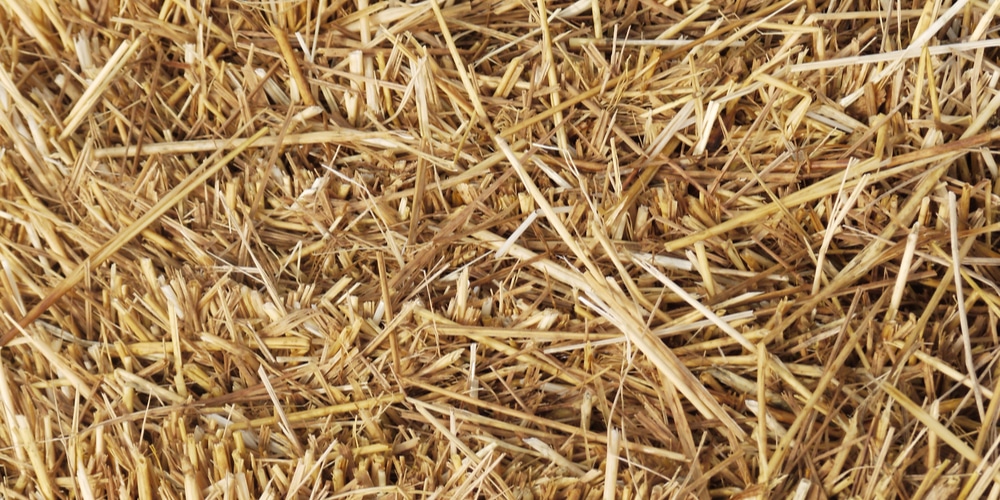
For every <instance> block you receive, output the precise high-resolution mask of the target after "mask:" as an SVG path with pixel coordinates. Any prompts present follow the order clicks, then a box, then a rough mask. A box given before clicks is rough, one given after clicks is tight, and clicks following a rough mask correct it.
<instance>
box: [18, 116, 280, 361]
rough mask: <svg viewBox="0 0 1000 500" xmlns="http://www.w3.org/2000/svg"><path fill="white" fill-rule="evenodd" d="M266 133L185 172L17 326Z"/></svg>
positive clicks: (38, 313) (35, 315) (49, 304)
mask: <svg viewBox="0 0 1000 500" xmlns="http://www.w3.org/2000/svg"><path fill="white" fill-rule="evenodd" d="M267 132H268V129H267V127H264V128H263V129H261V130H260V131H258V132H257V133H256V134H254V135H252V136H250V138H248V139H247V140H245V141H243V142H241V143H240V144H239V146H237V147H236V148H235V149H233V150H232V151H230V152H229V154H227V155H226V156H224V157H223V158H222V159H221V160H219V161H217V162H216V163H215V164H214V165H212V166H210V167H204V166H202V167H199V169H198V170H201V173H197V172H198V170H196V171H195V173H193V174H192V175H189V176H188V177H187V178H186V179H184V181H183V182H181V183H180V184H178V185H177V187H175V188H174V189H172V190H171V191H170V192H169V193H167V195H166V196H164V197H163V198H162V199H161V200H160V201H159V202H158V203H157V204H156V205H153V208H151V209H150V210H149V212H146V215H143V216H142V217H140V218H139V220H137V221H135V222H134V223H132V225H131V226H129V227H127V228H125V229H124V230H123V231H121V232H119V233H118V234H117V235H116V236H115V237H114V238H112V239H111V240H109V241H108V242H107V243H105V244H104V245H103V246H101V248H99V249H97V251H96V252H94V253H93V254H92V255H91V256H89V257H87V258H86V259H85V260H84V261H83V262H81V263H80V265H78V266H76V268H75V269H73V272H71V273H69V275H67V276H66V277H65V278H64V279H63V280H62V282H60V283H59V285H58V286H56V287H55V289H53V290H52V292H50V293H49V295H48V296H46V297H45V299H44V300H42V301H41V302H39V303H38V305H36V306H35V307H33V308H32V309H31V310H30V311H28V314H26V315H25V316H24V317H23V318H21V319H20V320H19V321H18V322H17V324H18V325H19V326H20V328H27V327H28V325H30V324H31V323H33V322H34V321H35V320H36V319H38V318H39V317H40V316H41V315H42V313H44V312H45V311H46V310H47V309H48V308H49V307H52V304H55V303H56V301H57V300H59V299H60V298H61V297H62V296H63V295H66V293H67V292H69V291H70V290H72V289H73V287H75V286H76V285H77V283H79V282H80V281H82V280H83V278H84V276H85V275H86V273H88V272H90V270H91V269H95V268H97V267H98V266H100V265H101V264H103V263H104V261H106V260H108V259H109V258H111V256H112V255H114V254H115V253H117V252H118V250H120V249H121V248H122V247H123V246H125V244H126V243H128V242H129V241H131V240H132V239H133V238H135V237H136V236H138V235H139V233H141V232H142V231H144V230H145V229H146V228H147V227H149V226H150V224H152V223H153V222H155V221H156V220H157V219H159V218H160V217H161V216H163V214H165V213H167V210H170V208H171V207H173V206H174V205H176V204H177V203H180V201H181V200H183V199H184V198H186V197H187V195H188V194H190V193H191V191H194V190H195V189H196V188H197V187H198V186H201V185H202V184H204V183H205V182H206V181H208V179H209V178H211V177H212V176H213V175H215V174H216V172H218V171H219V170H220V169H222V167H224V166H226V165H228V164H229V162H231V161H233V159H234V158H236V156H237V155H239V154H240V153H242V152H243V150H245V149H247V148H248V147H250V146H251V145H252V144H253V143H254V142H256V141H257V140H258V139H260V138H261V137H263V136H264V135H265V134H267ZM18 331H19V328H18V327H17V326H15V327H14V328H11V329H10V330H8V331H7V333H6V334H5V335H4V336H3V338H0V347H3V346H5V345H7V343H8V342H10V341H11V340H12V339H13V338H14V337H15V336H16V335H17V332H18Z"/></svg>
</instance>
